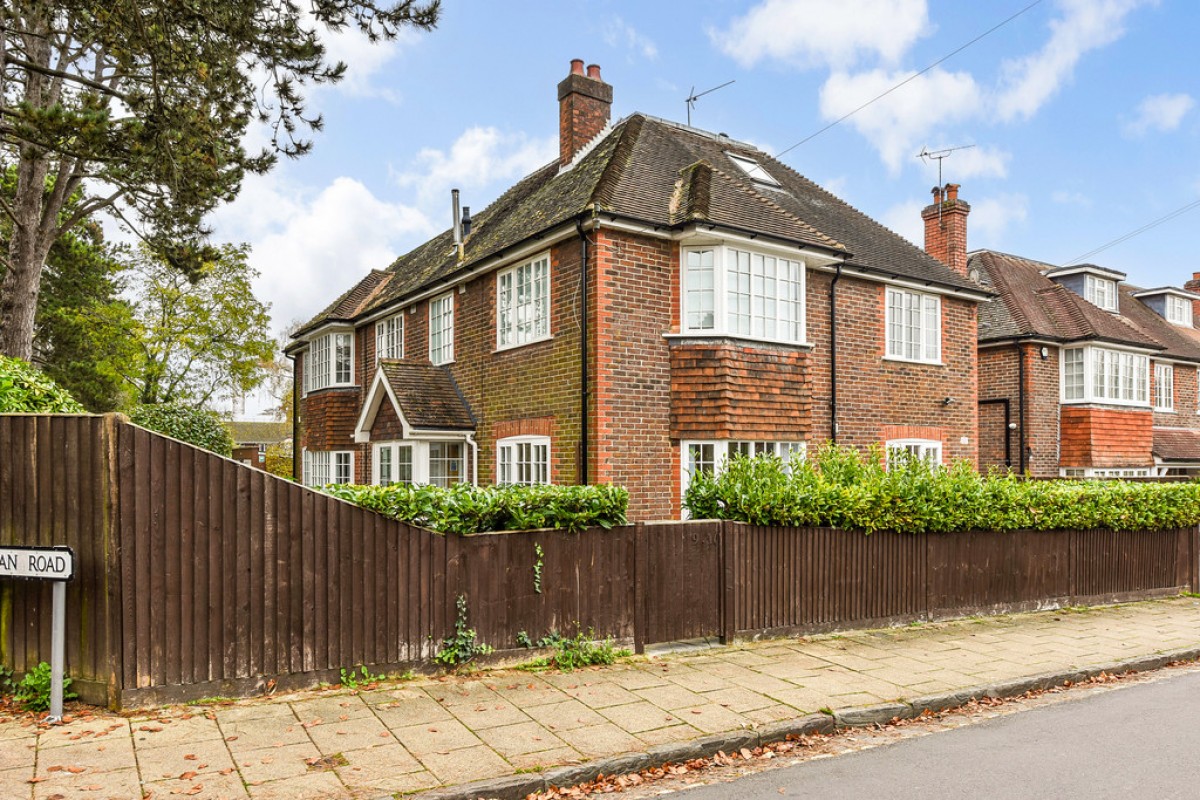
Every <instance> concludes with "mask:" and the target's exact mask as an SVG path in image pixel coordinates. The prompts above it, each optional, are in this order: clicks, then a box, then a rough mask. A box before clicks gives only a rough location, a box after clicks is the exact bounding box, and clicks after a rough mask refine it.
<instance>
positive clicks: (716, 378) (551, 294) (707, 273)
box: [288, 61, 992, 519]
mask: <svg viewBox="0 0 1200 800" xmlns="http://www.w3.org/2000/svg"><path fill="white" fill-rule="evenodd" d="M612 96H613V90H612V87H611V86H610V85H609V84H607V83H605V82H604V81H603V80H602V79H601V77H600V68H599V67H597V66H595V65H593V66H589V67H588V68H587V70H586V72H585V71H584V68H583V62H582V61H573V62H572V65H571V71H570V73H569V74H568V75H567V77H566V78H565V79H564V80H563V81H562V82H561V83H559V84H558V102H559V112H560V116H559V140H560V153H559V157H558V158H557V159H556V160H555V161H553V162H552V163H550V164H547V165H546V166H544V167H542V168H541V169H538V170H537V171H535V172H534V173H533V174H531V175H529V176H528V177H526V178H524V179H523V180H521V181H520V182H519V183H517V184H516V185H515V186H513V187H512V188H511V189H509V190H508V191H507V192H505V193H504V194H503V195H502V196H501V197H500V198H499V199H498V200H496V201H495V202H494V203H492V204H491V205H490V206H488V207H487V208H486V209H484V210H482V211H480V212H478V213H476V214H474V215H473V216H472V215H471V214H470V212H469V210H468V209H467V208H465V207H464V208H462V210H461V215H459V214H458V213H457V209H458V205H457V195H456V196H455V205H454V208H455V210H456V215H455V217H456V218H455V220H454V225H453V226H452V227H451V229H450V230H448V231H446V232H444V233H442V234H441V235H440V236H437V237H435V238H434V239H432V240H430V241H429V242H427V243H425V244H423V245H421V246H420V247H418V248H416V249H415V250H413V251H412V252H410V253H408V254H406V255H404V256H402V257H400V258H399V259H397V260H396V261H395V263H393V264H392V265H391V266H389V267H388V268H387V269H384V270H377V271H373V272H371V273H370V274H369V275H367V276H366V277H364V278H363V279H362V280H361V281H359V283H358V284H357V285H355V286H354V287H352V288H351V289H350V290H349V291H348V292H346V293H345V294H344V295H343V296H341V297H339V298H337V299H336V300H334V301H333V302H332V303H331V304H330V305H329V306H328V307H327V308H326V309H325V310H324V311H322V312H321V313H320V314H318V315H317V316H316V317H314V318H313V319H312V320H311V321H310V322H308V323H306V324H305V325H304V326H303V327H301V328H300V329H299V330H298V331H297V333H296V334H295V340H294V341H293V343H292V344H291V345H290V346H289V347H288V353H289V355H290V356H291V357H292V358H293V359H294V361H295V370H296V386H297V387H300V388H301V391H302V393H303V399H302V402H301V403H300V416H299V419H298V420H297V425H298V427H299V433H298V441H299V442H300V443H301V448H299V450H300V453H299V454H298V456H297V461H298V463H297V468H298V469H299V470H300V471H301V474H302V475H303V478H304V481H305V482H306V483H308V484H310V485H319V484H324V483H327V482H335V481H343V482H350V481H353V482H359V483H390V482H396V481H414V482H429V483H434V484H442V485H445V484H450V483H455V482H459V481H471V482H477V483H479V484H492V483H505V484H507V483H546V482H552V483H563V484H572V483H593V482H596V483H614V484H620V485H623V486H625V487H627V488H628V489H629V491H630V509H629V514H630V517H631V518H633V519H652V518H668V517H676V516H678V515H679V514H680V499H681V493H682V491H683V489H684V488H685V485H686V482H687V481H688V479H689V477H688V476H689V475H691V474H693V473H694V471H695V470H699V469H718V470H719V469H720V468H721V465H722V462H723V461H724V459H725V458H727V457H728V456H729V455H730V454H735V453H762V452H769V453H776V454H779V455H782V456H787V455H789V454H791V453H794V452H797V451H800V452H803V451H804V450H805V449H806V448H807V447H814V446H816V445H819V444H820V443H822V442H824V441H826V440H836V441H838V442H839V443H844V444H852V445H856V446H862V447H865V446H868V445H881V446H888V447H891V448H893V449H898V450H906V451H909V452H911V453H914V454H916V455H918V456H920V457H924V458H929V459H932V460H936V461H939V462H940V461H949V460H951V459H969V460H971V461H972V462H974V461H975V459H976V454H977V442H976V427H977V412H978V406H977V404H976V399H977V398H976V390H977V377H978V376H977V370H976V321H977V305H978V304H979V302H981V301H984V300H987V299H988V298H990V297H991V296H992V294H991V292H990V291H989V290H986V289H984V288H981V287H980V286H979V285H978V284H977V283H975V282H974V281H972V280H970V279H969V278H968V276H967V266H966V241H965V233H966V215H967V212H968V211H969V207H968V206H967V204H966V203H965V202H963V201H961V200H958V199H957V195H956V191H957V187H948V191H949V192H952V193H954V196H953V197H951V196H949V195H948V196H947V197H945V198H944V199H943V200H941V201H939V202H938V203H937V204H935V206H931V207H930V209H926V218H927V232H928V237H927V238H928V239H929V247H930V250H931V252H933V253H935V254H936V255H937V256H939V257H938V258H934V257H932V256H931V255H930V254H929V253H926V252H924V251H922V250H921V249H919V248H917V247H915V246H913V245H912V244H910V243H909V242H907V241H906V240H904V239H903V238H901V237H900V236H897V235H896V234H894V233H893V232H891V231H889V230H888V229H886V228H884V227H883V226H882V225H880V224H879V223H877V222H875V221H874V220H872V219H870V218H869V217H867V216H865V215H864V214H862V213H860V212H859V211H857V210H855V209H854V208H852V207H851V206H849V205H848V204H846V203H845V202H843V201H841V200H839V199H838V198H836V197H834V196H833V195H831V194H829V193H828V192H826V191H824V190H823V189H821V188H820V187H819V186H817V185H816V184H814V183H812V182H811V181H809V180H807V179H805V178H804V177H803V176H801V175H799V174H797V173H796V172H794V171H793V170H792V169H790V168H789V167H787V166H785V165H784V164H782V163H781V162H779V161H777V160H775V159H774V158H772V157H771V156H770V155H768V154H766V153H764V152H762V151H760V150H758V149H757V148H755V147H753V146H752V145H749V144H746V143H743V142H739V141H737V140H735V139H732V138H730V137H728V136H726V135H724V134H715V133H709V132H706V131H702V130H698V129H695V128H691V127H686V126H684V125H680V124H677V123H674V122H668V121H666V120H662V119H657V118H655V117H651V116H647V115H645V114H631V115H629V116H626V117H625V118H623V119H621V120H619V121H618V122H616V123H610V109H611V105H612ZM951 223H953V224H951Z"/></svg>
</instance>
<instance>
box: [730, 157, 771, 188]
mask: <svg viewBox="0 0 1200 800" xmlns="http://www.w3.org/2000/svg"><path fill="white" fill-rule="evenodd" d="M725 155H727V156H729V160H730V161H732V162H733V163H734V164H736V165H737V166H738V167H739V168H740V169H741V170H742V172H744V173H746V174H747V175H749V176H750V179H751V180H752V181H754V182H755V183H761V184H763V185H764V186H782V185H783V184H781V183H780V182H779V181H777V180H775V178H774V177H772V175H771V173H769V172H767V171H766V170H765V169H763V166H762V164H759V163H758V162H757V161H755V160H754V159H753V158H747V157H746V156H738V155H734V154H733V153H726V154H725Z"/></svg>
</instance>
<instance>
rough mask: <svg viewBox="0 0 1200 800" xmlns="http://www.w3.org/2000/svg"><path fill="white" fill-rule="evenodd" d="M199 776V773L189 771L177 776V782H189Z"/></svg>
mask: <svg viewBox="0 0 1200 800" xmlns="http://www.w3.org/2000/svg"><path fill="white" fill-rule="evenodd" d="M199 774H200V773H198V772H196V771H195V770H189V771H188V772H184V773H183V774H181V775H180V776H179V780H181V781H190V780H191V779H192V778H194V777H196V776H197V775H199Z"/></svg>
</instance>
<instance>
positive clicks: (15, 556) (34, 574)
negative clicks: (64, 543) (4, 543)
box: [0, 546, 75, 581]
mask: <svg viewBox="0 0 1200 800" xmlns="http://www.w3.org/2000/svg"><path fill="white" fill-rule="evenodd" d="M73 577H75V554H74V553H72V552H71V548H69V547H61V546H60V547H0V578H27V579H33V580H44V581H69V580H71V578H73Z"/></svg>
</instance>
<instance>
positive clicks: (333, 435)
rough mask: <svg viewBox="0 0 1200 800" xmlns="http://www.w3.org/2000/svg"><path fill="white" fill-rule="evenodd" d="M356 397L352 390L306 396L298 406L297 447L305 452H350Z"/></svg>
mask: <svg viewBox="0 0 1200 800" xmlns="http://www.w3.org/2000/svg"><path fill="white" fill-rule="evenodd" d="M359 394H360V393H359V390H358V389H356V388H355V389H321V390H320V391H316V392H310V393H309V395H308V396H307V397H305V398H304V400H303V401H302V402H301V405H302V406H303V407H304V429H303V431H302V432H301V436H300V441H301V445H302V446H303V447H304V448H305V449H307V450H353V449H354V426H355V424H356V423H357V422H358V412H359V408H360V405H361V401H360V399H359ZM358 460H361V459H358Z"/></svg>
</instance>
